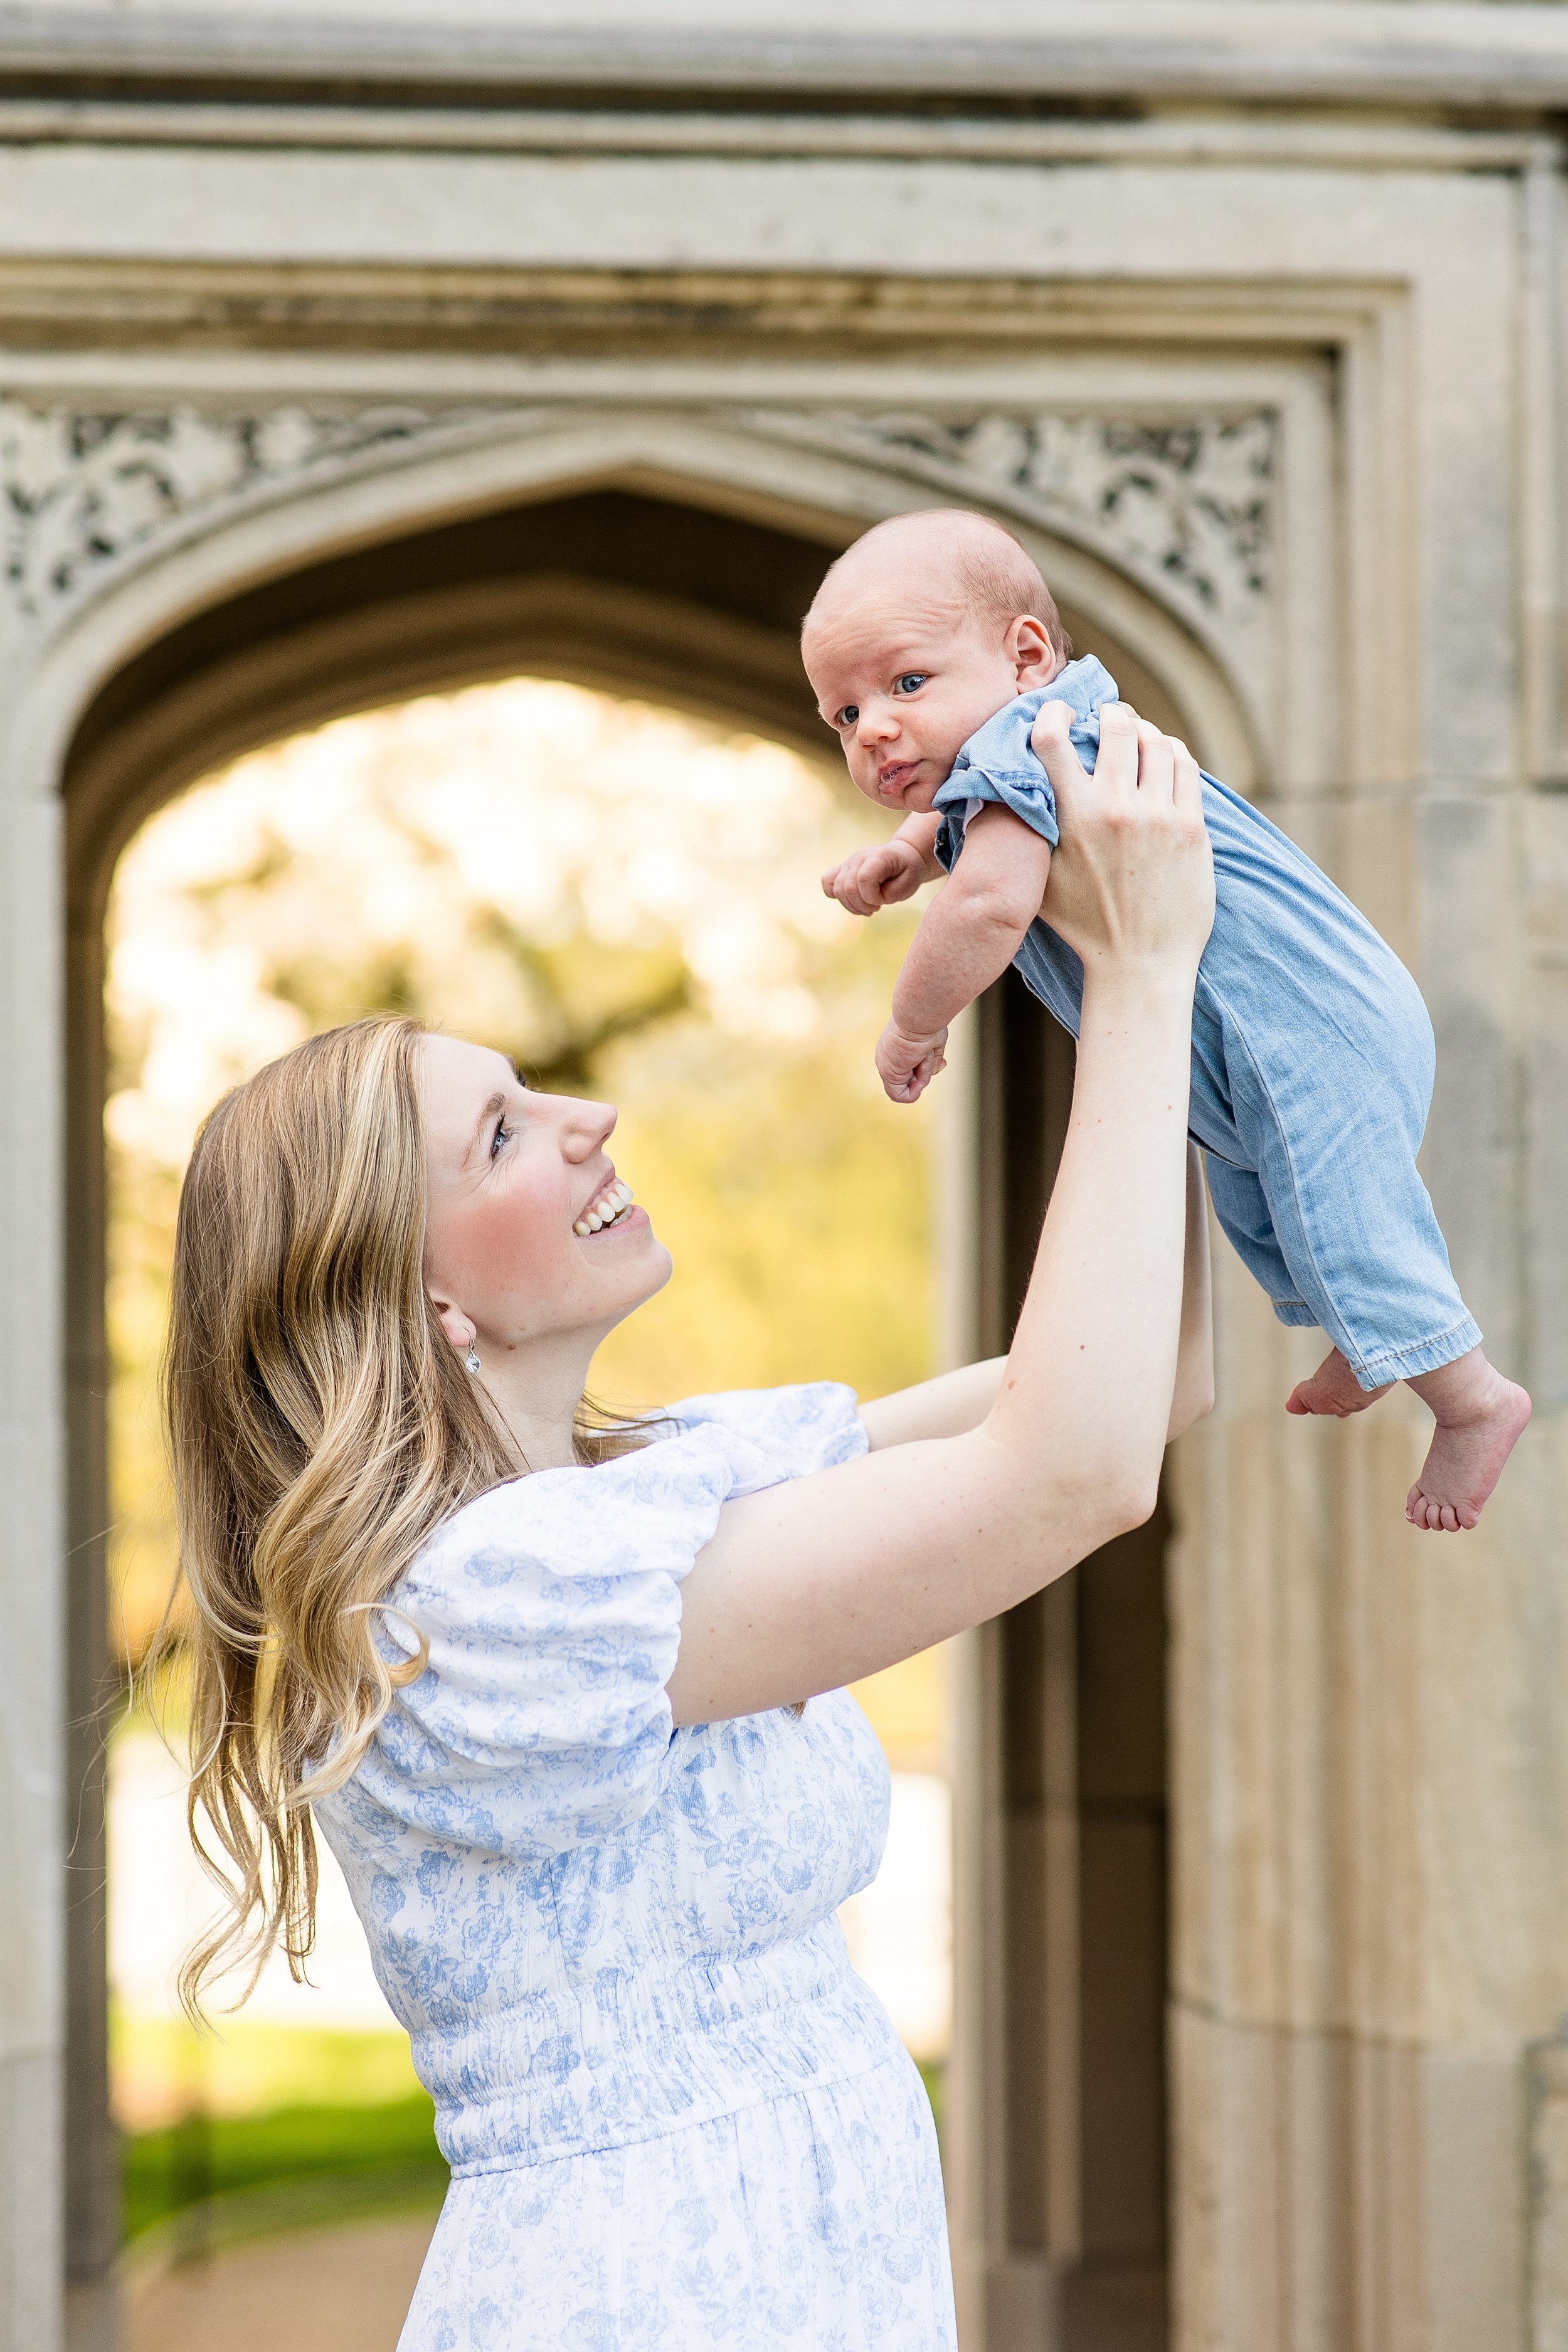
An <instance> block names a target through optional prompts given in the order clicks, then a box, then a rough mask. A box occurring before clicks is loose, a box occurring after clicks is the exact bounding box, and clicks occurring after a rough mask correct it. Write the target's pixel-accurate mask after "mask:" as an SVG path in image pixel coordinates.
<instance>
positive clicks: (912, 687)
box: [893, 669, 931, 694]
mask: <svg viewBox="0 0 1568 2352" xmlns="http://www.w3.org/2000/svg"><path fill="white" fill-rule="evenodd" d="M930 676H931V672H930V671H929V670H924V669H907V670H905V672H904V674H903V676H902V677H896V678H895V679H894V680H893V691H894V693H895V694H918V693H919V692H920V690H921V687H922V686H923V685H924V684H925V682H926V679H927V678H928V677H930Z"/></svg>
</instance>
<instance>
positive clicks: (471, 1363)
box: [463, 1339, 479, 1372]
mask: <svg viewBox="0 0 1568 2352" xmlns="http://www.w3.org/2000/svg"><path fill="white" fill-rule="evenodd" d="M463 1361H464V1363H465V1364H467V1366H468V1370H469V1371H470V1372H477V1371H478V1370H479V1349H478V1348H477V1347H476V1346H475V1345H474V1342H473V1341H472V1340H471V1339H470V1340H469V1341H468V1354H467V1355H466V1356H465V1357H464V1358H463Z"/></svg>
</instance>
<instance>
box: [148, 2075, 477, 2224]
mask: <svg viewBox="0 0 1568 2352" xmlns="http://www.w3.org/2000/svg"><path fill="white" fill-rule="evenodd" d="M280 2182H290V2183H294V2182H298V2183H300V2186H301V2187H302V2188H303V2187H304V2186H305V2185H306V2184H309V2186H310V2195H309V2197H308V2198H307V2199H299V2200H292V2199H291V2200H289V2211H290V2212H293V2211H294V2210H308V2211H313V2212H315V2213H316V2214H318V2215H320V2216H322V2217H325V2216H326V2215H327V2214H328V2213H331V2215H332V2216H333V2217H334V2218H335V2217H336V2216H337V2215H339V2214H340V2213H342V2212H343V2211H345V2210H351V2209H352V2210H357V2211H363V2210H374V2209H376V2208H385V2207H387V2206H393V2205H405V2204H408V2203H411V2202H425V2201H426V2200H428V2201H429V2202H432V2203H436V2202H438V2201H439V2200H440V2198H441V2196H442V2195H443V2194H444V2192H445V2189H446V2185H447V2166H446V2162H445V2160H444V2158H442V2156H441V2152H440V2150H439V2149H438V2148H437V2145H436V2130H435V2108H434V2106H433V2105H432V2103H431V2101H430V2100H429V2099H428V2098H427V2097H426V2095H425V2094H424V2093H423V2092H420V2093H419V2094H418V2095H417V2096H416V2097H413V2098H406V2099H400V2100H397V2101H395V2102H392V2103H388V2104H384V2105H377V2106H358V2107H354V2106H325V2107H323V2106H298V2107H284V2108H280V2109H278V2110H275V2111H274V2112H272V2113H270V2114H265V2115H254V2116H209V2115H206V2114H205V2113H203V2112H202V2110H201V2109H199V2108H194V2109H193V2110H192V2112H191V2113H190V2114H189V2115H188V2116H184V2118H182V2120H181V2121H180V2122H179V2123H176V2124H174V2125H172V2126H169V2127H168V2128H167V2129H166V2130H163V2131H153V2132H140V2133H137V2134H136V2135H134V2136H133V2137H132V2136H127V2137H126V2138H125V2140H124V2141H123V2143H122V2158H121V2239H122V2241H129V2240H131V2239H132V2238H136V2237H139V2236H140V2235H141V2234H142V2231H145V2230H148V2229H151V2228H152V2227H153V2225H154V2224H155V2223H158V2222H161V2221H167V2220H168V2219H169V2217H170V2216H171V2215H173V2214H175V2213H178V2212H181V2211H182V2210H187V2209H189V2208H191V2207H193V2206H199V2205H205V2204H206V2203H207V2201H208V2200H211V2199H214V2198H224V2199H231V2198H237V2197H239V2196H241V2195H245V2194H247V2192H254V2191H256V2190H258V2189H268V2188H270V2187H272V2186H273V2185H274V2184H277V2183H280ZM345 2190H346V2191H347V2192H348V2193H347V2194H346V2195H345V2194H344V2193H343V2192H344V2191H345ZM334 2191H335V2192H336V2193H333V2192H334ZM251 2210H252V2211H253V2212H255V2213H256V2214H257V2217H258V2219H259V2218H262V2217H263V2215H265V2218H266V2219H267V2220H268V2223H269V2225H270V2224H272V2223H275V2221H276V2220H277V2219H278V2214H277V2212H276V2211H275V2210H273V2209H272V2208H270V2207H268V2208H260V2209H258V2208H257V2207H256V2206H255V2205H253V2206H252V2209H251Z"/></svg>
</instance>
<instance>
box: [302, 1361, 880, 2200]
mask: <svg viewBox="0 0 1568 2352" xmlns="http://www.w3.org/2000/svg"><path fill="white" fill-rule="evenodd" d="M865 1442H866V1441H865V1433H864V1430H863V1429H862V1427H861V1424H860V1422H859V1420H858V1416H857V1414H856V1412H855V1402H854V1399H853V1397H852V1395H851V1394H850V1392H849V1391H847V1390H845V1389H840V1388H837V1386H833V1385H829V1384H821V1385H816V1386H812V1387H807V1388H793V1389H782V1390H772V1391H741V1392H738V1393H736V1394H734V1395H731V1396H725V1397H715V1398H700V1399H696V1400H694V1401H692V1402H689V1403H687V1404H684V1405H680V1406H677V1407H675V1408H674V1409H673V1411H672V1413H671V1416H670V1421H669V1424H668V1433H665V1434H662V1435H660V1436H659V1437H658V1438H657V1439H656V1441H655V1442H654V1443H652V1444H649V1445H648V1446H647V1447H646V1448H644V1449H643V1450H642V1451H640V1452H638V1453H636V1454H629V1455H626V1456H624V1457H623V1458H622V1459H620V1460H619V1461H616V1462H612V1463H605V1464H603V1465H599V1466H598V1467H596V1468H593V1469H573V1470H552V1471H545V1472H542V1473H540V1474H538V1475H535V1476H532V1477H529V1478H523V1479H519V1480H517V1481H515V1482H513V1483H511V1484H510V1485H508V1486H500V1487H497V1488H495V1489H493V1490H492V1491H491V1492H490V1493H489V1494H488V1495H484V1496H480V1497H479V1500H478V1501H476V1502H473V1503H470V1504H469V1505H468V1506H467V1507H466V1508H465V1509H463V1510H461V1511H458V1512H457V1513H456V1514H455V1515H454V1516H453V1517H452V1518H451V1519H449V1520H448V1521H447V1522H446V1524H445V1525H444V1526H443V1527H442V1528H439V1529H438V1530H437V1534H436V1535H435V1537H434V1538H432V1539H431V1541H430V1542H429V1543H428V1544H427V1545H426V1548H425V1549H424V1550H423V1551H422V1552H421V1553H420V1555H419V1556H418V1558H417V1559H416V1560H415V1562H414V1564H413V1566H412V1567H411V1568H410V1570H409V1571H408V1573H407V1574H406V1576H405V1578H404V1580H402V1582H401V1583H400V1585H399V1586H398V1587H397V1588H396V1590H395V1592H394V1593H393V1594H392V1595H391V1596H390V1600H389V1602H388V1604H387V1607H386V1610H385V1612H384V1620H383V1622H384V1634H383V1638H384V1641H385V1643H387V1644H388V1652H389V1654H390V1651H391V1649H392V1648H394V1647H395V1648H398V1649H400V1650H401V1651H402V1653H403V1654H405V1655H410V1654H413V1653H414V1651H415V1648H416V1637H415V1629H417V1630H418V1632H419V1633H422V1634H423V1635H424V1636H425V1638H426V1641H427V1642H428V1643H429V1655H428V1662H427V1664H426V1667H425V1670H424V1672H423V1673H422V1674H421V1675H420V1676H419V1678H418V1680H417V1681H416V1682H414V1683H413V1684H411V1685H408V1686H407V1687H405V1688H404V1689H402V1690H400V1691H399V1692H398V1693H397V1695H396V1697H395V1701H394V1704H393V1706H392V1707H391V1709H390V1710H389V1712H388V1714H387V1716H386V1717H385V1718H384V1722H383V1723H382V1725H381V1727H380V1730H379V1732H378V1734H377V1737H376V1738H375V1740H374V1744H373V1746H372V1747H371V1748H370V1749H369V1750H368V1752H367V1754H366V1756H365V1758H364V1759H363V1761H362V1763H361V1765H360V1767H359V1769H358V1770H357V1772H356V1773H355V1774H354V1776H353V1779H352V1780H350V1781H349V1782H348V1783H347V1784H346V1785H345V1787H343V1788H342V1790H336V1791H334V1792H332V1793H331V1794H329V1795H326V1796H324V1797H323V1798H321V1800H320V1801H318V1803H317V1805H316V1815H317V1819H318V1821H319V1822H320V1824H321V1829H322V1831H323V1832H324V1834H325V1835H326V1837H327V1839H328V1842H329V1843H330V1844H331V1847H332V1850H333V1852H334V1853H335V1854H336V1855H337V1857H338V1860H339V1861H340V1863H341V1864H342V1868H343V1871H344V1874H345V1875H346V1877H347V1879H348V1882H349V1886H350V1889H351V1891H352V1893H353V1898H354V1902H355V1905H356V1907H357V1909H358V1911H359V1915H360V1917H361V1919H362V1921H363V1925H364V1927H365V1931H366V1935H367V1937H368V1938H369V1941H370V1947H371V1954H372V1958H373V1960H374V1966H375V1969H376V1974H377V1976H378V1978H379V1979H380V1981H381V1984H382V1987H383V1990H384V1992H385V1994H386V1997H387V1999H388V2000H389V2002H390V2003H391V2005H392V2007H393V2009H394V2011H395V2013H396V2015H397V2016H398V2017H399V2019H400V2020H401V2021H402V2022H403V2023H404V2024H405V2026H406V2028H407V2030H408V2032H409V2035H410V2037H411V2040H412V2043H413V2049H414V2057H415V2063H416V2067H417V2068H418V2071H419V2073H420V2075H421V2078H422V2079H423V2080H424V2081H425V2083H426V2084H427V2086H428V2087H429V2089H430V2091H431V2092H432V2094H433V2095H434V2097H435V2099H436V2102H437V2132H438V2135H439V2137H440V2140H441V2145H442V2147H443V2150H444V2152H445V2153H446V2155H447V2158H448V2160H449V2161H450V2163H451V2164H452V2166H453V2168H454V2170H455V2171H456V2172H458V2173H459V2174H461V2173H464V2172H480V2171H485V2170H488V2169H497V2168H507V2167H513V2166H517V2165H520V2164H531V2163H538V2162H542V2161H545V2160H547V2159H550V2158H555V2157H559V2156H563V2155H574V2154H581V2153H584V2152H586V2151H589V2150H594V2149H602V2148H605V2147H615V2146H618V2145H626V2144H629V2143H631V2142H633V2141H636V2140H640V2139H646V2138H649V2137H654V2136H656V2135H657V2134H658V2133H660V2132H663V2131H668V2129H670V2128H671V2127H672V2126H676V2125H678V2124H681V2123H695V2122H700V2121H702V2120H704V2119H706V2118H709V2117H711V2116H721V2115H726V2114H731V2113H734V2112H736V2111H738V2110H739V2109H741V2108H742V2107H745V2106H747V2105H752V2104H753V2103H754V2102H757V2101H760V2100H763V2099H767V2098H770V2097H774V2096H776V2095H780V2094H781V2093H783V2092H785V2091H788V2090H793V2089H795V2088H798V2087H799V2086H801V2085H802V2084H805V2083H808V2082H810V2083H825V2082H833V2081H842V2080H846V2079H847V2078H848V2077H849V2076H851V2075H853V2074H857V2073H858V2072H860V2071H863V2070H865V2069H867V2068H869V2067H870V2066H872V2065H875V2064H877V2063H880V2062H881V2061H882V2060H883V2059H884V2058H885V2057H886V2055H887V2053H888V2050H889V2046H890V2045H891V2043H892V2034H891V2028H890V2027H889V2024H888V2021H887V2018H886V2015H885V2013H884V2012H883V2011H882V2009H881V2007H880V2005H879V2003H878V2001H877V2000H876V1999H875V1996H874V1995H873V1994H872V1993H871V1992H870V1991H869V1990H868V1988H867V1987H866V1986H865V1985H864V1984H862V1983H861V1981H860V1979H858V1977H856V1976H855V1974H854V1972H853V1971H852V1969H850V1967H849V1964H848V1958H847V1952H846V1950H845V1947H844V1939H843V1937H842V1934H841V1933H840V1930H839V1928H838V1926H837V1920H836V1919H835V1917H834V1916H833V1915H834V1913H835V1912H836V1910H837V1906H839V1904H841V1903H842V1902H843V1901H844V1900H845V1898H846V1897H847V1895H852V1894H854V1893H855V1892H856V1891H857V1890H858V1888H860V1887H862V1886H864V1885H866V1884H867V1882H868V1880H869V1879H870V1877H871V1876H872V1875H873V1874H874V1872H875V1870H876V1867H877V1864H878V1862H879V1858H880V1854H881V1849H882V1843H883V1838H884V1835H885V1832H886V1823H887V1804H888V1775H887V1769H886V1766H885V1764H884V1762H883V1759H882V1754H881V1750H880V1748H879V1745H878V1743H877V1740H876V1738H875V1736H874V1734H873V1733H872V1731H871V1728H870V1726H869V1725H868V1723H867V1721H866V1718H865V1717H864V1716H863V1715H862V1713H861V1711H860V1709H859V1708H858V1706H857V1705H856V1703H855V1701H854V1700H853V1699H852V1698H851V1697H850V1696H848V1695H847V1693H845V1692H836V1693H832V1694H829V1695H828V1696H825V1697H820V1698H816V1699H813V1700H812V1701H811V1702H810V1704H809V1705H808V1706H806V1708H805V1712H804V1713H803V1714H801V1715H796V1714H795V1713H793V1712H790V1711H777V1712H774V1713H771V1714H767V1715H762V1716H752V1717H743V1718H741V1719H738V1720H735V1721H731V1722H724V1723H717V1724H710V1725H705V1726H700V1727H694V1728H689V1729H685V1730H680V1731H672V1728H671V1720H670V1711H669V1703H668V1698H667V1697H666V1696H665V1691H664V1685H665V1682H666V1681H667V1679H668V1675H669V1673H670V1671H671V1669H672V1667H673V1664H674V1662H675V1656H676V1652H677V1648H678V1646H679V1622H680V1599H679V1585H680V1580H681V1578H682V1577H683V1576H684V1575H685V1573H686V1571H687V1570H688V1569H689V1567H690V1565H691V1562H692V1560H693V1559H694V1558H695V1556H696V1554H697V1552H698V1551H699V1550H700V1549H701V1547H702V1545H703V1544H704V1543H706V1542H707V1541H708V1539H709V1538H710V1535H711V1534H712V1532H713V1528H714V1527H715V1525H716V1524H717V1520H718V1515H719V1512H720V1509H721V1507H722V1506H723V1504H724V1503H725V1502H726V1501H728V1500H729V1499H730V1498H731V1496H739V1495H742V1494H747V1493H752V1492H754V1491H755V1490H756V1489H757V1488H759V1487H762V1486H769V1485H773V1484H775V1483H777V1482H778V1481H779V1480H781V1479H784V1478H789V1477H795V1476H799V1475H803V1474H804V1473H807V1472H810V1471H814V1470H818V1469H825V1468H827V1467H830V1466H831V1465H834V1464H835V1463H837V1462H841V1461H846V1460H848V1459H849V1458H850V1457H851V1456H852V1455H854V1454H858V1453H859V1452H861V1451H863V1449H864V1446H865Z"/></svg>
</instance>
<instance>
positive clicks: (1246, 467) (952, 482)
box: [768, 409, 1279, 633]
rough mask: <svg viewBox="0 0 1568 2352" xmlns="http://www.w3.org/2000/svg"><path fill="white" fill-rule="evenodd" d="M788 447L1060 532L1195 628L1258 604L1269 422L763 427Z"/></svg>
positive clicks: (1271, 508) (1270, 473)
mask: <svg viewBox="0 0 1568 2352" xmlns="http://www.w3.org/2000/svg"><path fill="white" fill-rule="evenodd" d="M768 421H769V423H770V425H773V426H774V427H775V428H782V429H783V430H784V431H785V432H787V433H789V434H791V435H792V436H794V437H801V436H803V435H805V436H810V437H811V438H812V439H813V440H814V441H816V442H818V443H820V442H821V441H822V440H823V439H824V438H827V439H830V440H832V441H833V442H834V443H835V444H837V446H840V447H844V448H847V449H854V450H855V451H856V452H857V453H858V454H861V455H874V456H876V457H878V458H879V459H880V461H881V462H883V463H884V464H886V463H888V462H889V460H890V461H892V462H893V463H895V464H897V465H899V466H900V467H901V468H903V469H904V470H907V471H911V472H914V473H916V474H918V475H919V476H920V477H921V478H922V479H924V480H927V481H930V482H931V483H932V484H933V485H935V486H940V487H942V488H946V489H950V490H952V492H953V493H954V494H955V496H958V497H961V498H963V499H982V500H984V502H985V503H986V504H987V505H990V506H1001V507H1005V508H1008V509H1011V510H1012V511H1013V512H1015V513H1016V514H1017V515H1019V516H1020V517H1022V518H1027V519H1029V520H1036V521H1038V522H1040V523H1042V524H1044V525H1047V526H1050V525H1053V524H1055V525H1060V524H1063V523H1066V524H1068V525H1069V526H1070V527H1072V529H1073V530H1074V534H1075V536H1077V537H1079V538H1084V539H1087V540H1088V541H1089V542H1090V543H1091V544H1095V545H1098V546H1100V547H1103V548H1104V550H1105V551H1106V552H1107V553H1109V554H1111V555H1113V556H1115V557H1117V558H1120V559H1121V561H1122V562H1125V563H1128V564H1129V565H1130V566H1131V568H1132V569H1134V570H1135V571H1137V572H1141V573H1142V574H1143V575H1144V576H1145V577H1146V578H1149V579H1151V580H1153V581H1158V582H1159V583H1161V585H1162V586H1163V588H1164V590H1165V592H1166V593H1167V594H1170V595H1173V597H1174V598H1175V599H1176V601H1177V602H1178V603H1180V604H1184V605H1185V606H1186V607H1187V608H1188V609H1189V610H1190V611H1191V612H1192V613H1193V614H1194V616H1196V617H1199V618H1201V619H1202V620H1204V621H1205V622H1206V623H1208V624H1209V625H1211V626H1215V625H1217V626H1218V627H1219V628H1220V629H1221V630H1222V631H1223V632H1225V633H1230V632H1234V631H1235V630H1236V629H1237V627H1240V628H1246V627H1247V626H1248V625H1250V624H1252V623H1253V622H1255V621H1256V620H1258V618H1259V617H1261V614H1262V612H1263V609H1264V607H1265V605H1266V604H1267V601H1268V591H1269V581H1270V562H1271V556H1272V551H1273V538H1274V517H1275V490H1276V477H1277V472H1278V443H1279V418H1278V416H1277V415H1275V413H1274V412H1273V411H1272V410H1269V409H1255V410H1253V411H1251V412H1249V413H1248V414H1247V415H1240V416H1221V415H1212V416H1198V417H1192V418H1189V419H1187V420H1185V421H1184V422H1182V423H1180V424H1143V423H1133V422H1126V421H1120V420H1116V419H1112V418H1107V417H1103V416H1062V415H1054V414H1047V415H1036V416H1012V415H984V416H977V417H971V418H965V419H963V420H960V421H956V422H949V421H943V420H941V419H938V418H934V417H930V416H911V415H872V416H862V415H851V414H847V413H835V414H834V415H826V416H825V415H818V416H816V417H811V418H805V417H799V418H782V417H770V418H769V420H768Z"/></svg>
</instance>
